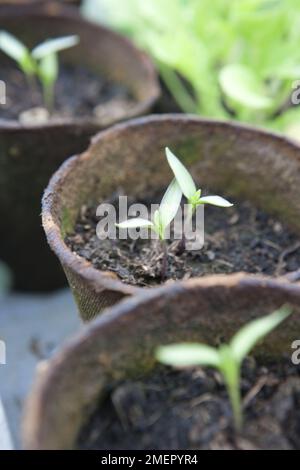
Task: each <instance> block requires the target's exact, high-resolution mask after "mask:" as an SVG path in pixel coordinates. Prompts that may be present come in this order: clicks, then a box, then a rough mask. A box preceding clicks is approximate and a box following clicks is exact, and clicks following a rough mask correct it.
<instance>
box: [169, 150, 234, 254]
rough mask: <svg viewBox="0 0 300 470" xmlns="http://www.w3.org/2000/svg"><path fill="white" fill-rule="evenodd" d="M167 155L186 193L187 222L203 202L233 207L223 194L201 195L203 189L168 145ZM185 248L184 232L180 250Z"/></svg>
mask: <svg viewBox="0 0 300 470" xmlns="http://www.w3.org/2000/svg"><path fill="white" fill-rule="evenodd" d="M166 157H167V160H168V163H169V165H170V167H171V169H172V171H173V173H174V175H175V178H176V180H177V182H178V184H179V186H180V188H181V191H182V192H183V194H184V195H185V197H186V199H187V201H188V211H187V217H186V220H185V223H186V224H187V222H188V221H189V220H190V219H191V218H192V216H193V214H194V212H195V211H196V209H197V206H199V205H201V204H211V205H213V206H218V207H231V206H233V204H231V203H230V202H229V201H227V200H226V199H224V198H223V197H221V196H204V197H201V189H197V187H196V185H195V183H194V180H193V178H192V176H191V174H190V173H189V171H188V170H187V169H186V168H185V166H184V165H183V164H182V163H181V161H180V160H179V159H178V158H177V157H176V156H175V155H174V153H172V152H171V150H170V149H169V148H168V147H167V148H166ZM184 249H185V235H184V234H183V237H182V240H181V244H180V246H179V251H183V250H184Z"/></svg>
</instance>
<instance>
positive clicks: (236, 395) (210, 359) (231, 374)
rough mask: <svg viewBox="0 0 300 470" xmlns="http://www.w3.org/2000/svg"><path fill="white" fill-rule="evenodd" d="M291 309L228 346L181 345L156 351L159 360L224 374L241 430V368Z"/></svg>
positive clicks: (257, 324)
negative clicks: (201, 367)
mask: <svg viewBox="0 0 300 470" xmlns="http://www.w3.org/2000/svg"><path fill="white" fill-rule="evenodd" d="M291 312H292V311H291V309H290V308H289V307H288V306H283V307H282V308H281V309H279V310H277V311H275V312H273V313H272V314H270V315H267V316H265V317H262V318H259V319H256V320H253V321H252V322H250V323H248V324H247V325H245V326H243V327H242V328H241V329H240V330H239V331H238V332H237V333H236V334H235V336H234V337H233V338H232V340H231V341H230V343H229V344H224V345H221V346H220V347H219V348H217V349H215V348H213V347H210V346H207V345H204V344H197V343H179V344H173V345H169V346H162V347H160V348H158V349H157V351H156V357H157V359H158V360H159V361H160V362H162V363H163V364H166V365H170V366H174V367H189V366H190V367H192V366H208V367H213V368H215V369H218V370H219V371H220V372H221V374H222V375H223V378H224V382H225V385H226V388H227V391H228V395H229V398H230V402H231V407H232V411H233V418H234V425H235V429H236V430H237V431H240V430H241V428H242V424H243V413H242V404H241V392H240V374H241V365H242V362H243V360H244V359H245V357H246V356H247V355H248V354H249V352H250V351H251V350H252V348H253V347H254V346H255V344H256V343H257V342H258V341H260V340H261V339H262V338H264V337H265V336H266V335H267V334H268V333H270V332H271V331H272V330H274V328H276V327H277V326H278V325H279V324H280V323H281V322H283V321H284V320H285V319H286V318H287V317H288V316H289V315H290V314H291Z"/></svg>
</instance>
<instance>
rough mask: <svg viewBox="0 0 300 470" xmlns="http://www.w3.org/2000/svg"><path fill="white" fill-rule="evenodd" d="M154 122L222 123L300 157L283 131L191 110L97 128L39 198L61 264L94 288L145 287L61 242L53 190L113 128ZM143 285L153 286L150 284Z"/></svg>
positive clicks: (129, 290)
mask: <svg viewBox="0 0 300 470" xmlns="http://www.w3.org/2000/svg"><path fill="white" fill-rule="evenodd" d="M156 122H161V123H164V122H171V123H177V122H192V123H195V124H197V123H198V124H202V125H204V126H205V125H215V126H217V127H223V128H225V129H229V130H236V131H238V130H240V131H244V132H250V133H252V134H254V136H259V137H265V138H269V139H272V140H274V139H275V140H277V141H279V142H281V144H282V143H283V144H285V145H286V146H288V147H293V148H294V149H297V150H298V151H299V160H300V145H299V144H297V143H296V142H295V141H293V140H291V139H289V138H287V137H285V136H284V135H281V134H279V133H275V132H269V131H266V130H264V129H261V128H258V127H254V126H249V125H245V124H241V123H239V122H235V121H223V120H216V119H204V118H201V117H198V116H196V115H191V114H160V115H155V114H152V115H149V116H146V117H140V118H135V119H131V120H129V121H125V122H123V123H120V124H116V125H114V126H111V127H110V128H108V129H106V130H103V131H100V132H99V133H97V134H96V135H95V136H94V137H92V139H91V144H90V146H89V147H88V149H87V150H86V151H85V152H83V153H81V154H79V155H75V156H72V157H70V158H69V159H67V160H66V161H65V162H64V163H63V164H62V165H61V166H60V168H59V169H58V170H57V171H56V172H55V173H54V175H53V176H52V177H51V179H50V181H49V184H48V186H47V188H46V189H45V192H44V196H43V199H42V224H43V227H44V230H45V233H46V237H47V241H48V243H49V245H50V247H51V249H52V250H53V252H54V253H55V254H56V255H57V256H58V258H59V259H60V261H61V262H62V263H63V264H64V266H66V267H67V268H69V269H71V270H73V271H76V272H77V273H78V274H79V275H80V276H82V277H83V278H84V279H85V280H86V281H88V282H90V283H92V285H93V287H94V289H95V291H96V292H97V291H102V290H103V288H107V289H109V290H113V291H119V292H122V293H124V294H125V295H128V294H129V295H131V294H136V293H138V292H139V291H141V290H145V288H142V287H137V286H132V285H130V284H126V283H123V282H122V281H121V280H119V279H113V278H112V275H111V272H110V271H101V270H98V269H96V268H94V267H93V266H92V265H91V263H90V262H88V261H87V260H85V259H84V258H83V257H81V256H79V255H77V254H76V253H74V252H72V251H71V249H70V248H69V247H68V246H67V245H66V243H65V242H64V240H63V238H62V236H61V232H60V228H59V225H58V224H57V223H56V222H55V220H54V217H53V215H52V208H53V205H54V204H55V195H56V192H59V187H60V186H61V185H62V184H63V182H64V179H65V178H66V177H67V176H68V174H69V173H70V172H72V169H73V168H74V167H76V165H77V164H78V162H80V161H84V160H86V159H88V158H89V155H90V149H91V148H92V147H93V146H94V145H95V144H97V143H99V142H101V140H102V139H103V138H108V137H109V136H112V137H113V136H114V134H115V133H116V132H122V131H124V130H126V129H128V128H138V127H143V126H144V125H147V124H151V123H156ZM205 277H207V276H204V278H205ZM208 277H209V276H208ZM270 278H272V276H270ZM162 285H164V284H162ZM146 289H151V290H152V289H153V287H151V288H146Z"/></svg>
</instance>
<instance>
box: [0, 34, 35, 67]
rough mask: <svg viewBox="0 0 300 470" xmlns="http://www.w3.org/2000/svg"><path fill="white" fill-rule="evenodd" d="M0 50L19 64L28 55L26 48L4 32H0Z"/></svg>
mask: <svg viewBox="0 0 300 470" xmlns="http://www.w3.org/2000/svg"><path fill="white" fill-rule="evenodd" d="M0 49H1V50H2V51H3V52H5V54H7V55H8V56H9V57H11V58H12V59H14V60H15V61H16V62H21V61H22V60H23V59H24V57H25V56H27V55H28V54H29V50H28V49H27V47H25V46H24V44H23V43H22V42H21V41H19V39H17V38H15V37H14V36H13V35H12V34H10V33H7V32H6V31H1V32H0Z"/></svg>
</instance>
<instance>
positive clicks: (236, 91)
mask: <svg viewBox="0 0 300 470" xmlns="http://www.w3.org/2000/svg"><path fill="white" fill-rule="evenodd" d="M219 81H220V86H221V89H222V91H223V92H224V94H225V95H226V96H227V97H229V98H230V99H232V100H234V101H236V102H237V103H240V104H241V105H244V106H247V107H248V108H251V109H256V110H265V109H268V108H270V107H271V106H272V104H273V101H272V100H271V98H270V97H268V96H267V95H266V92H265V91H264V90H263V86H262V84H261V83H260V81H259V80H258V79H257V78H256V76H255V74H254V73H253V72H252V70H251V69H250V68H249V67H247V66H245V65H240V64H231V65H226V66H225V67H224V68H223V69H222V70H221V72H220V76H219Z"/></svg>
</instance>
